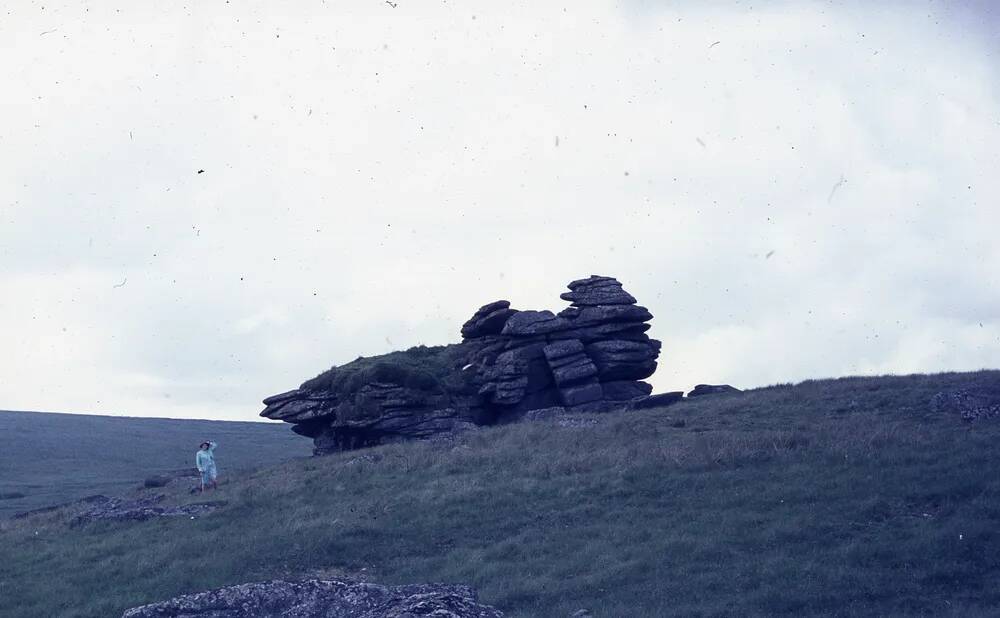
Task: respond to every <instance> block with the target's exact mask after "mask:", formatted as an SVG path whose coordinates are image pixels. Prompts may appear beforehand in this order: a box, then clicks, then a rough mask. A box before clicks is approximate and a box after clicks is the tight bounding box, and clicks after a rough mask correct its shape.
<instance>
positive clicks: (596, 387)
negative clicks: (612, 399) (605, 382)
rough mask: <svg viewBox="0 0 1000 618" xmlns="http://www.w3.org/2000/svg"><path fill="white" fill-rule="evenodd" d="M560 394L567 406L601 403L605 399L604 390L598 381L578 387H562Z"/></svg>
mask: <svg viewBox="0 0 1000 618" xmlns="http://www.w3.org/2000/svg"><path fill="white" fill-rule="evenodd" d="M559 393H560V395H561V396H562V402H563V405H565V406H578V405H580V404H583V403H589V402H591V401H600V400H602V399H603V398H604V390H603V389H602V388H601V383H600V382H598V381H597V380H594V381H593V382H590V383H588V384H580V385H578V386H566V387H560V388H559Z"/></svg>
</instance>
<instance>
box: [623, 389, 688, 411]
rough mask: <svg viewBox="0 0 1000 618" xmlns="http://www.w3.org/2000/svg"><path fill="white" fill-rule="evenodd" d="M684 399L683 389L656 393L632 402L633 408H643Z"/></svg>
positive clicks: (660, 405)
mask: <svg viewBox="0 0 1000 618" xmlns="http://www.w3.org/2000/svg"><path fill="white" fill-rule="evenodd" d="M683 400H684V391H673V392H670V393H657V394H655V395H650V396H649V397H644V398H642V399H639V400H637V401H634V402H632V408H633V409H635V410H645V409H647V408H662V407H665V406H670V405H673V404H675V403H677V402H679V401H683Z"/></svg>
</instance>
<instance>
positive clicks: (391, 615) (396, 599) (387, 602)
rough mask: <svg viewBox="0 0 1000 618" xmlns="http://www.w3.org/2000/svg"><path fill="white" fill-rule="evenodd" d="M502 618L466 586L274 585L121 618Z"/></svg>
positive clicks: (138, 610)
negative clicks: (420, 617)
mask: <svg viewBox="0 0 1000 618" xmlns="http://www.w3.org/2000/svg"><path fill="white" fill-rule="evenodd" d="M166 616H172V617H175V618H331V617H334V616H335V617H336V618H416V617H417V616H435V617H438V618H503V614H502V613H501V612H500V611H499V610H497V609H495V608H492V607H489V606H487V605H482V604H481V603H479V602H478V600H477V599H476V593H475V592H474V591H473V590H472V589H471V588H469V587H468V586H457V585H447V584H415V585H410V586H380V585H377V584H365V583H347V582H341V581H333V580H318V579H310V580H305V581H297V582H288V581H282V580H274V581H268V582H259V583H252V584H240V585H237V586H228V587H226V588H220V589H218V590H212V591H209V592H199V593H197V594H187V595H184V596H180V597H176V598H173V599H170V600H168V601H161V602H159V603H152V604H150V605H143V606H141V607H134V608H132V609H128V610H125V613H124V614H122V618H164V617H166Z"/></svg>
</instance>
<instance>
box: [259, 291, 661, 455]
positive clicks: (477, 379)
mask: <svg viewBox="0 0 1000 618" xmlns="http://www.w3.org/2000/svg"><path fill="white" fill-rule="evenodd" d="M568 287H569V289H570V291H569V292H566V293H564V294H563V295H562V298H563V299H564V300H567V301H569V302H570V303H571V306H570V307H567V308H566V309H564V310H562V311H560V312H559V313H558V314H555V313H552V312H551V311H533V310H525V311H519V310H517V309H512V308H511V306H510V302H509V301H506V300H499V301H495V302H492V303H489V304H486V305H483V306H482V307H481V308H480V309H479V310H477V311H476V312H475V313H474V314H473V316H472V317H471V318H470V319H469V320H468V321H467V322H465V324H463V325H462V329H461V332H462V337H463V339H462V342H461V343H457V344H452V345H448V346H441V347H436V348H426V347H417V348H412V349H410V350H407V351H405V352H393V353H390V354H386V355H383V356H378V357H374V358H358V359H357V360H355V361H353V362H351V363H348V364H346V365H343V366H341V367H334V368H332V369H330V370H329V371H326V372H324V373H322V374H320V375H319V376H317V377H315V378H313V379H312V380H308V381H307V382H305V383H303V384H302V386H300V387H299V388H298V389H295V390H292V391H288V392H286V393H281V394H279V395H274V396H272V397H268V398H267V399H265V400H264V404H265V405H266V406H267V407H266V408H265V409H264V411H263V412H261V416H264V417H267V418H272V419H279V420H283V421H286V422H289V423H293V424H294V425H295V427H294V428H293V429H294V431H295V432H297V433H299V434H301V435H304V436H308V437H311V438H313V441H314V444H315V447H316V448H315V452H316V453H317V454H323V453H327V452H332V451H337V450H345V449H350V448H358V447H364V446H371V445H375V444H380V443H384V442H392V441H397V440H405V439H414V438H416V439H422V438H431V437H434V436H437V435H441V434H447V433H451V432H455V431H461V430H462V429H466V428H469V427H471V426H473V425H486V424H493V423H504V422H511V421H515V420H518V419H520V418H522V417H523V416H524V414H525V413H526V412H528V411H530V410H537V409H544V408H552V407H556V406H561V407H564V408H566V409H567V410H569V411H603V410H610V409H616V408H620V407H621V406H622V404H623V402H632V401H637V400H640V399H642V398H645V397H647V396H648V395H649V393H650V391H651V390H652V387H651V386H650V385H649V384H647V383H646V382H643V381H642V380H643V379H644V378H647V377H649V376H651V375H652V374H653V372H654V371H656V367H657V358H658V356H659V353H660V342H659V341H657V340H655V339H650V337H649V336H648V335H647V334H646V331H647V330H649V327H650V325H649V324H648V322H649V321H650V320H651V319H652V318H653V316H652V314H651V313H650V312H649V311H648V310H647V309H646V308H645V307H641V306H638V305H637V304H636V300H635V298H634V297H633V296H632V295H631V294H629V293H628V292H626V291H625V290H624V289H623V288H622V285H621V283H619V282H618V281H617V280H616V279H614V278H612V277H601V276H596V275H594V276H591V277H589V278H587V279H580V280H577V281H573V282H571V283H570V284H569V286H568Z"/></svg>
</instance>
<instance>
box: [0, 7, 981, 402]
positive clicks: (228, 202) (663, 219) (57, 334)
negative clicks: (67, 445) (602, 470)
mask: <svg viewBox="0 0 1000 618" xmlns="http://www.w3.org/2000/svg"><path fill="white" fill-rule="evenodd" d="M872 4H876V3H863V2H841V3H830V2H813V3H810V2H794V3H791V2H789V3H784V2H755V3H747V2H729V3H723V2H707V3H703V2H661V3H658V2H640V1H630V2H590V1H581V2H572V3H568V2H567V3H557V2H551V3H549V2H545V3H539V2H520V3H519V2H504V3H498V2H475V1H463V2H457V1H454V0H449V1H444V2H442V1H437V2H418V1H415V0H398V1H397V2H391V3H390V2H379V1H376V0H370V1H369V0H365V1H362V0H353V1H351V2H334V1H332V0H330V1H327V2H322V1H316V2H313V1H308V2H307V1H305V0H302V1H299V2H288V3H278V2H241V1H238V0H230V1H228V2H220V1H206V2H193V3H190V4H189V5H188V6H182V5H180V4H179V3H173V2H147V1H133V2H128V3H125V2H121V3H115V2H79V1H77V2H64V3H60V2H47V1H46V2H27V1H23V0H13V1H8V2H6V3H4V5H3V6H2V7H0V10H2V13H0V75H2V82H0V83H2V87H0V114H2V119H3V120H2V122H0V167H2V169H3V170H4V172H3V173H2V174H0V290H2V293H0V342H2V348H3V352H4V353H3V354H2V355H0V409H21V410H47V411H61V412H79V413H96V414H113V415H119V414H120V415H129V416H166V417H176V418H212V419H226V420H255V419H257V414H258V413H259V411H260V410H261V408H262V406H261V404H260V400H261V399H262V398H263V397H266V396H268V395H271V394H274V393H278V392H282V391H285V390H289V389H291V388H295V387H296V386H298V384H300V383H301V382H302V381H304V380H305V379H307V378H310V377H312V376H314V375H316V374H317V373H320V372H321V371H323V370H325V369H327V368H328V367H330V366H331V365H339V364H343V363H345V362H349V361H350V360H353V359H354V358H356V357H358V356H370V355H375V354H381V353H385V352H388V351H391V350H397V349H404V348H408V347H410V346H414V345H419V344H423V345H440V344H445V343H451V342H456V341H458V340H459V339H460V335H459V329H460V328H461V325H462V323H463V322H464V321H465V320H466V319H468V318H469V317H470V316H471V315H472V313H473V312H474V311H475V310H476V309H477V308H478V307H479V306H481V305H483V304H485V303H487V302H491V301H494V300H497V299H501V298H502V299H507V300H510V301H511V302H512V304H513V306H514V307H516V308H519V309H550V310H553V311H558V310H560V309H562V308H563V307H565V306H566V303H565V302H564V301H561V300H560V299H559V294H560V293H561V292H564V291H566V288H565V285H566V283H568V282H569V281H571V280H573V279H578V278H581V277H587V276H589V275H591V274H600V275H610V276H614V277H617V278H618V279H619V280H620V281H621V282H622V283H623V285H624V287H625V289H626V290H628V291H629V292H630V293H632V294H633V295H634V296H635V297H636V298H637V299H638V300H639V303H640V304H642V305H644V306H646V307H648V308H649V310H650V311H651V312H652V314H653V315H654V316H655V317H654V319H653V321H652V329H651V330H650V335H651V336H653V337H654V338H657V339H660V340H662V341H663V351H662V353H661V356H660V366H659V369H658V371H657V373H656V374H655V375H654V376H653V377H652V378H651V379H650V381H651V382H652V383H653V385H654V387H655V389H656V391H669V390H687V389H689V388H691V387H692V386H693V385H694V384H697V383H702V382H707V383H730V384H733V385H735V386H738V387H741V388H750V387H755V386H763V385H768V384H775V383H787V382H796V381H800V380H805V379H810V378H826V377H839V376H848V375H875V374H890V373H892V374H907V373H916V372H919V373H925V372H939V371H964V370H975V369H980V368H996V367H1000V274H998V273H1000V243H997V242H996V238H997V230H998V229H1000V207H998V204H1000V200H998V198H1000V174H997V173H996V170H997V169H1000V148H998V144H1000V71H998V69H1000V57H998V53H1000V37H998V28H997V25H998V24H1000V19H998V13H997V12H996V10H995V9H993V8H991V5H990V3H987V2H967V3H958V2H952V3H942V2H923V1H921V2H916V1H915V2H909V3H878V4H880V5H881V6H878V7H874V6H871V5H872Z"/></svg>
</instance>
